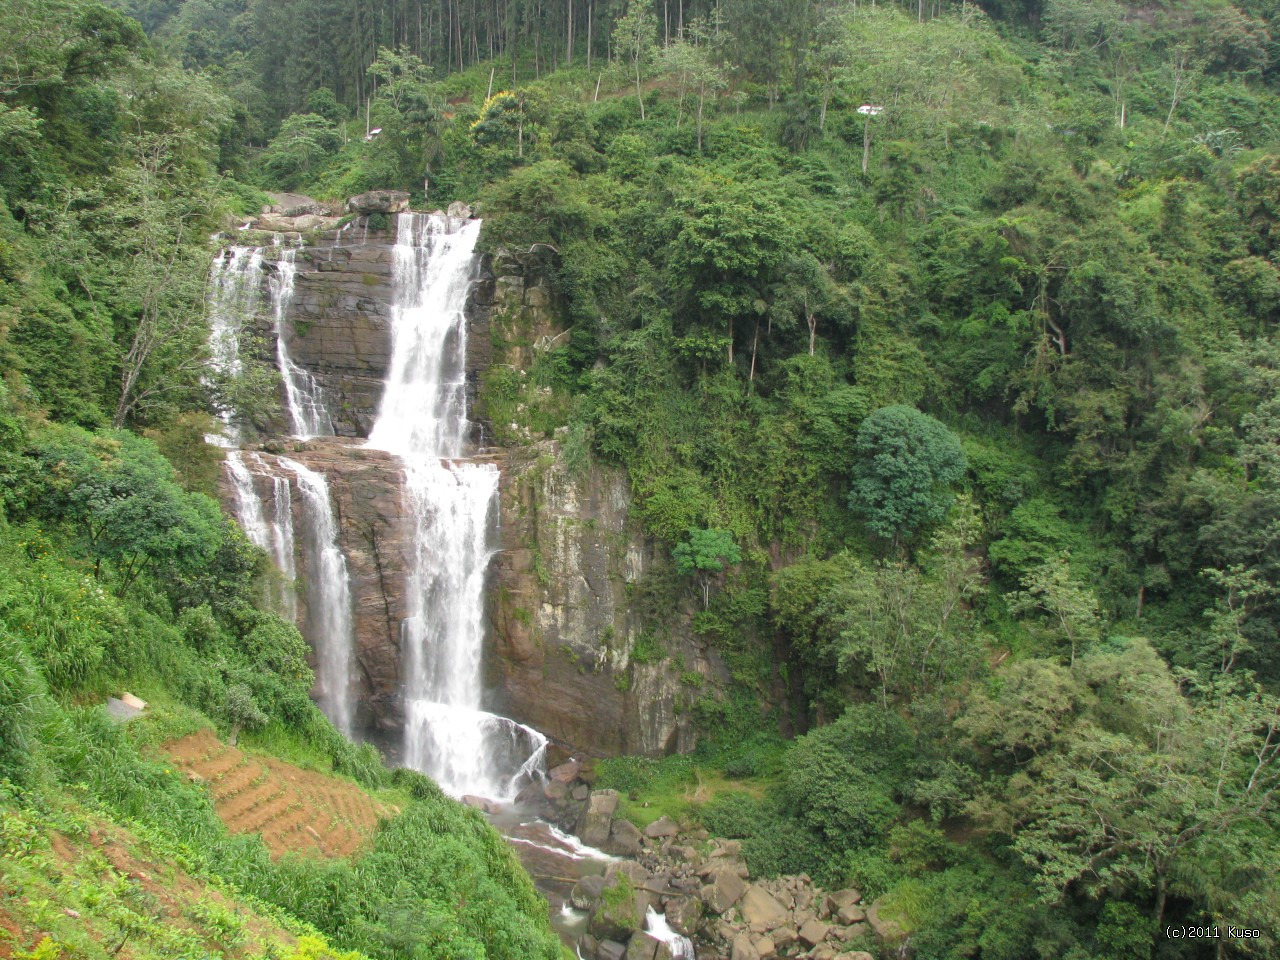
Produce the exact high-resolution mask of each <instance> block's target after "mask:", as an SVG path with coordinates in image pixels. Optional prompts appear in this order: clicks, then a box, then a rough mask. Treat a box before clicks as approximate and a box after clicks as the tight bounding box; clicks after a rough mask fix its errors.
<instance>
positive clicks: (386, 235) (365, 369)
mask: <svg viewBox="0 0 1280 960" xmlns="http://www.w3.org/2000/svg"><path fill="white" fill-rule="evenodd" d="M317 239H318V240H319V243H317V244H316V245H313V246H307V247H304V248H303V249H302V250H301V251H300V252H299V253H298V255H297V257H296V261H295V262H296V263H297V274H296V276H295V279H294V291H293V299H292V300H291V301H290V303H289V309H288V312H287V314H286V317H285V329H284V335H285V337H287V338H288V339H287V344H288V348H289V354H290V358H291V359H292V360H293V362H294V363H296V364H298V365H299V366H300V367H302V368H303V369H304V370H306V371H307V372H308V373H310V374H311V375H312V376H314V377H315V378H316V380H317V381H318V382H319V384H320V386H321V389H322V390H323V391H324V395H325V398H326V401H327V404H326V406H327V409H328V411H329V414H330V416H331V417H332V418H333V424H334V429H335V431H336V432H337V433H338V434H339V435H340V436H346V437H366V436H368V434H369V430H370V428H371V427H372V426H373V421H374V418H375V417H376V416H377V412H378V403H379V402H380V400H381V398H382V384H383V379H384V378H385V376H386V373H387V368H388V366H389V365H390V363H391V307H392V300H393V292H392V286H391V285H392V271H393V265H394V260H395V253H394V250H393V244H394V242H395V236H394V233H393V232H392V231H389V230H381V231H378V230H367V229H366V228H365V226H364V225H363V224H361V223H359V222H358V221H353V225H352V226H351V227H349V228H348V229H347V230H345V231H342V232H338V231H332V230H331V231H328V232H327V233H325V234H323V235H321V236H320V237H319V238H317ZM269 335H270V336H274V334H269Z"/></svg>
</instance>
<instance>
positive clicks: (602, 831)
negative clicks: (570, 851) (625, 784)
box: [578, 790, 618, 847]
mask: <svg viewBox="0 0 1280 960" xmlns="http://www.w3.org/2000/svg"><path fill="white" fill-rule="evenodd" d="M617 809H618V791H616V790H596V791H593V792H592V794H591V796H590V797H589V798H588V800H587V807H586V809H585V810H583V811H582V818H581V820H580V821H579V823H578V836H579V837H581V838H582V842H583V843H585V844H587V846H590V847H598V846H601V845H602V844H603V843H604V842H605V841H606V840H608V839H609V826H610V823H611V822H612V820H613V812H614V811H615V810H617Z"/></svg>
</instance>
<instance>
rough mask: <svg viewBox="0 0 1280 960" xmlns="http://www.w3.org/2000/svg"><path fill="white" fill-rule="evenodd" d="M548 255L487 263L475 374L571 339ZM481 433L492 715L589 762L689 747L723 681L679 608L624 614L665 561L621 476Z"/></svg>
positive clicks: (545, 444) (526, 437)
mask: <svg viewBox="0 0 1280 960" xmlns="http://www.w3.org/2000/svg"><path fill="white" fill-rule="evenodd" d="M553 258H554V252H553V251H551V250H550V249H549V248H546V247H539V248H534V249H533V250H531V251H529V252H528V253H523V254H516V255H512V254H507V253H500V254H498V255H496V256H494V257H493V258H491V260H490V261H489V262H488V264H487V267H488V269H487V270H486V278H490V277H491V278H492V279H486V281H485V282H484V283H482V284H479V285H478V286H477V292H476V297H475V300H476V304H477V306H478V307H479V308H480V309H478V310H477V311H475V314H476V320H477V322H475V323H473V333H472V341H471V342H472V343H477V341H482V339H483V334H484V333H486V332H487V333H488V337H487V340H488V348H487V349H488V350H489V355H488V356H487V357H485V358H484V362H483V363H479V362H478V363H477V364H476V365H477V367H480V368H483V367H487V366H488V365H489V364H503V365H505V366H507V367H508V368H509V369H510V370H512V371H513V372H514V373H515V374H516V375H517V376H519V377H526V376H528V374H529V373H530V371H531V370H532V368H533V366H534V364H535V362H536V360H537V357H538V355H539V353H540V352H542V351H545V350H547V349H549V348H550V347H551V346H552V345H554V344H557V343H563V342H564V340H565V338H566V337H567V336H569V335H570V333H569V332H568V331H566V329H565V327H564V325H563V311H562V310H561V309H560V305H559V304H558V303H557V302H556V300H555V297H554V295H553V293H552V290H551V286H550V283H549V281H548V274H549V269H550V267H551V265H552V264H553V262H554V260H553ZM475 349H476V351H477V352H479V351H482V350H485V349H486V347H485V346H484V345H483V343H479V344H477V346H476V348H475ZM482 409H484V406H483V405H482ZM517 409H518V408H517ZM493 426H496V427H499V428H502V427H505V428H506V429H496V430H491V431H490V433H491V434H492V435H496V436H498V437H500V438H502V439H503V443H504V445H503V446H502V447H501V448H500V449H501V462H502V465H503V470H502V486H501V491H500V493H501V519H502V542H503V552H502V553H501V554H500V555H499V557H498V560H497V563H496V571H495V580H496V588H495V589H494V590H493V591H492V593H491V597H492V603H491V606H492V622H493V631H492V638H493V645H492V646H493V655H492V656H490V657H489V659H488V665H489V673H490V679H491V686H492V690H493V697H494V701H495V703H494V708H495V709H496V710H498V711H499V712H501V713H504V714H506V715H508V716H512V717H515V718H516V719H519V720H520V721H521V722H524V723H529V724H531V725H533V726H535V727H537V728H538V729H540V730H542V731H543V732H544V733H546V734H547V735H548V736H551V737H554V738H557V739H559V740H562V741H564V742H566V743H568V744H571V745H573V746H574V747H577V748H579V749H583V750H585V751H587V752H589V753H594V754H598V755H613V754H619V753H644V754H661V753H671V752H683V751H687V750H690V749H692V747H693V745H694V742H695V731H694V725H693V722H692V716H691V712H690V708H691V707H692V705H693V703H694V701H696V700H697V698H698V697H700V696H703V695H705V694H708V693H710V692H712V691H714V689H715V688H716V687H717V686H718V685H719V684H721V683H723V682H725V681H726V680H727V671H726V670H725V668H724V665H723V664H722V663H721V661H720V659H719V657H718V656H717V655H716V654H715V653H714V651H712V650H710V649H709V648H708V647H707V645H706V644H704V643H703V642H701V641H700V640H699V639H698V638H696V637H695V636H694V635H693V634H692V632H691V631H690V629H689V620H690V617H691V611H689V610H680V609H668V610H666V611H665V616H661V617H655V616H652V614H651V613H646V612H643V611H642V609H641V606H640V605H638V604H637V603H636V594H637V592H638V591H640V590H642V589H643V588H644V585H645V582H646V578H648V577H651V576H655V575H660V574H661V573H662V572H663V567H664V564H665V562H666V561H665V557H664V556H663V555H662V551H660V550H659V549H658V546H657V545H656V544H655V543H654V542H653V541H652V540H651V539H650V538H648V537H646V536H645V534H644V533H643V531H642V530H641V529H640V527H639V525H638V524H637V523H636V522H634V521H633V520H632V519H631V516H630V510H631V489H630V484H629V483H628V481H627V478H626V476H625V474H624V473H623V472H622V471H621V470H618V469H616V468H613V467H609V466H606V465H604V464H600V463H597V462H595V461H594V460H588V462H587V463H586V464H585V466H583V468H582V469H579V470H573V469H570V467H569V465H568V463H567V462H566V458H565V456H564V450H563V446H562V444H561V443H560V442H559V441H558V440H557V439H554V438H552V439H546V438H544V439H534V438H533V437H532V436H531V432H530V431H529V430H528V429H522V428H521V425H520V424H519V422H514V423H508V424H498V425H493ZM557 432H563V431H557Z"/></svg>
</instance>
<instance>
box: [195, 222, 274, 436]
mask: <svg viewBox="0 0 1280 960" xmlns="http://www.w3.org/2000/svg"><path fill="white" fill-rule="evenodd" d="M262 273H263V271H262V249H261V248H260V247H227V248H225V249H224V250H221V251H219V253H218V255H217V256H216V257H214V259H213V264H212V266H210V268H209V294H208V298H207V303H208V312H209V354H210V361H211V362H210V365H211V366H212V367H213V369H214V371H215V372H217V373H218V374H220V375H221V376H223V377H234V376H237V375H238V374H239V373H240V371H241V369H242V367H243V363H242V362H241V360H240V333H241V331H242V330H243V329H244V325H245V323H246V322H247V321H249V320H252V318H253V315H254V314H255V313H257V311H258V307H259V305H260V304H261V303H262ZM218 413H219V416H220V417H221V419H222V423H223V433H224V434H225V435H226V439H227V440H228V441H233V440H235V439H236V437H237V436H238V434H239V431H238V430H237V429H236V426H235V424H234V423H233V422H232V414H233V411H232V410H230V409H227V408H223V409H221V410H219V411H218Z"/></svg>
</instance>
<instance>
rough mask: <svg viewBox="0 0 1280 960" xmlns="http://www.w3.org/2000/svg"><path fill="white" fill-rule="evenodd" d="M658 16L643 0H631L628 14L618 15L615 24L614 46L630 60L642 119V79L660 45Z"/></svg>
mask: <svg viewBox="0 0 1280 960" xmlns="http://www.w3.org/2000/svg"><path fill="white" fill-rule="evenodd" d="M657 38H658V19H657V17H655V16H654V15H653V12H652V10H651V9H650V5H649V4H648V3H646V2H644V0H630V3H629V4H628V5H627V15H626V16H625V17H621V18H619V20H618V22H617V23H615V24H614V27H613V48H614V50H616V51H617V53H618V56H619V57H621V58H622V59H623V61H624V62H625V63H627V64H629V69H630V72H631V73H632V74H633V75H634V76H635V82H636V102H637V103H639V104H640V119H641V120H643V119H644V94H643V93H642V91H641V89H640V82H641V80H642V79H643V78H644V74H645V72H646V71H647V70H648V69H649V65H650V63H651V62H652V61H653V55H654V50H655V48H656V47H657Z"/></svg>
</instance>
